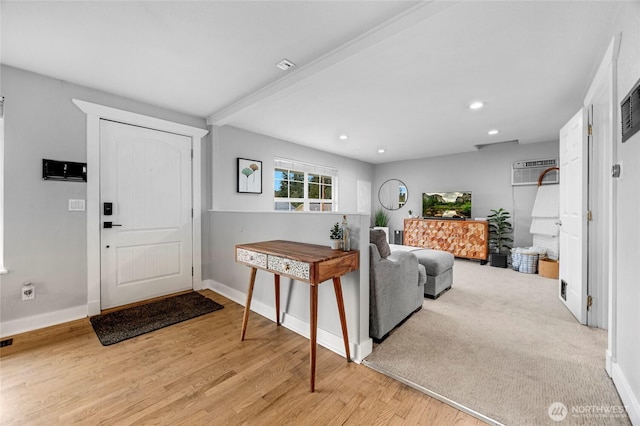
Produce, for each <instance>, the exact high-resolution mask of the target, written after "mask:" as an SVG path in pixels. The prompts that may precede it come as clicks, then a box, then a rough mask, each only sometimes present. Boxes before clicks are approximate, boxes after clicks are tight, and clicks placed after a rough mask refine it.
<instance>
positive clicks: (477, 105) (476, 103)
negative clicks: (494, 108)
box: [469, 101, 484, 109]
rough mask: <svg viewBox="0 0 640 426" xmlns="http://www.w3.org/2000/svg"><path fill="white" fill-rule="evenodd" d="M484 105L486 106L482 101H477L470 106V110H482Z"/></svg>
mask: <svg viewBox="0 0 640 426" xmlns="http://www.w3.org/2000/svg"><path fill="white" fill-rule="evenodd" d="M483 105H484V104H483V103H482V102H480V101H476V102H472V103H471V104H470V105H469V108H470V109H480V108H482V106H483Z"/></svg>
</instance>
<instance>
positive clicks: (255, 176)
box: [238, 158, 262, 194]
mask: <svg viewBox="0 0 640 426" xmlns="http://www.w3.org/2000/svg"><path fill="white" fill-rule="evenodd" d="M238 192H240V193H245V194H262V161H258V160H248V159H246V158H238Z"/></svg>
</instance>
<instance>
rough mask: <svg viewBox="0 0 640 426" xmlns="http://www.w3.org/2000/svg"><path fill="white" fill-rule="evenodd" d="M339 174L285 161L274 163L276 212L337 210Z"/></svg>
mask: <svg viewBox="0 0 640 426" xmlns="http://www.w3.org/2000/svg"><path fill="white" fill-rule="evenodd" d="M337 176H338V170H336V169H332V168H330V167H324V166H318V165H314V164H308V163H302V162H299V161H294V160H285V159H283V158H275V159H274V170H273V194H274V206H275V210H277V211H311V212H330V211H337V210H338V206H337V204H338V197H337V194H336V192H337V185H336V182H337Z"/></svg>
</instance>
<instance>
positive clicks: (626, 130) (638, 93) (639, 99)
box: [620, 80, 640, 143]
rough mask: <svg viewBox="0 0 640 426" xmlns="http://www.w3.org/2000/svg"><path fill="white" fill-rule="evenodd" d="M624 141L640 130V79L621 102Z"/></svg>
mask: <svg viewBox="0 0 640 426" xmlns="http://www.w3.org/2000/svg"><path fill="white" fill-rule="evenodd" d="M620 119H621V121H622V123H621V124H622V142H623V143H624V142H626V141H627V139H629V138H630V137H631V136H633V135H634V134H635V133H636V132H637V131H638V130H640V80H639V81H638V82H637V83H636V85H635V86H634V87H633V89H631V91H630V92H629V93H628V94H627V96H625V97H624V99H623V100H622V102H621V103H620Z"/></svg>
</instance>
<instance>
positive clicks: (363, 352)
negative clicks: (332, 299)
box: [203, 280, 373, 363]
mask: <svg viewBox="0 0 640 426" xmlns="http://www.w3.org/2000/svg"><path fill="white" fill-rule="evenodd" d="M203 283H204V285H205V287H206V288H208V289H210V290H212V291H215V292H216V293H218V294H220V295H222V296H224V297H226V298H227V299H231V300H233V301H234V302H236V303H237V304H239V305H241V306H244V305H245V303H246V297H247V295H246V294H245V293H243V292H241V291H238V290H236V289H234V288H231V287H229V286H227V285H225V284H222V283H220V282H217V281H214V280H204V281H203ZM251 310H252V311H253V312H255V313H257V314H260V315H262V316H263V317H265V318H267V319H269V320H270V321H273V322H275V317H276V310H275V308H274V307H272V306H269V305H267V304H264V303H261V302H259V301H256V300H252V301H251ZM281 315H282V321H281V324H282V326H284V327H286V328H288V329H289V330H291V331H293V332H295V333H297V334H299V335H301V336H304V337H306V338H307V339H308V338H309V322H307V321H303V320H301V319H299V318H296V317H294V316H291V315H288V314H286V313H281ZM317 342H318V344H319V345H321V346H323V347H325V348H327V349H329V350H330V351H332V352H335V353H337V354H338V355H341V356H345V351H344V342H343V341H342V336H336V335H335V334H333V333H330V332H328V331H326V330H322V329H318V335H317ZM349 345H350V346H349V351H350V352H351V360H352V361H354V362H357V363H360V362H362V360H363V359H364V357H366V356H367V355H369V354H370V353H371V351H372V350H373V341H372V340H371V339H367V341H365V342H364V343H361V344H357V343H353V342H349Z"/></svg>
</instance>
